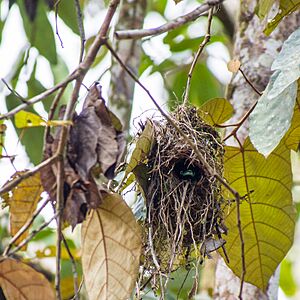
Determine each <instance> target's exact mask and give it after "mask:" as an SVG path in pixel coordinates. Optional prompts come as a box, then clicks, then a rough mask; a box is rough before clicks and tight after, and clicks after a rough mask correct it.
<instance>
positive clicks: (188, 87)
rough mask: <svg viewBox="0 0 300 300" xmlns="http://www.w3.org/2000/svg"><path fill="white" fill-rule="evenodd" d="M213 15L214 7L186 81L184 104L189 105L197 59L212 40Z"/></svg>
mask: <svg viewBox="0 0 300 300" xmlns="http://www.w3.org/2000/svg"><path fill="white" fill-rule="evenodd" d="M212 17H213V9H210V10H209V13H208V19H207V31H206V34H205V37H204V40H203V41H202V43H201V44H200V46H199V49H198V51H197V53H196V55H195V57H194V59H193V62H192V64H191V68H190V70H189V74H188V78H187V82H186V88H185V93H184V99H183V105H187V104H188V99H189V93H190V88H191V80H192V76H193V71H194V69H195V66H196V64H197V61H198V59H199V57H200V55H201V53H202V52H203V49H204V47H205V46H206V44H207V43H208V42H209V41H210V32H211V23H212Z"/></svg>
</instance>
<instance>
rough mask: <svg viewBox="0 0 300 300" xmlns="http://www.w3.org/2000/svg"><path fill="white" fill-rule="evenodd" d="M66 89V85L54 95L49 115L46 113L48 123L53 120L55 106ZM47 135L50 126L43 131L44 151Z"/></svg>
mask: <svg viewBox="0 0 300 300" xmlns="http://www.w3.org/2000/svg"><path fill="white" fill-rule="evenodd" d="M66 87H67V86H66V85H65V86H62V87H61V88H60V90H59V91H58V93H57V94H56V96H55V98H54V100H53V102H52V104H51V107H50V110H49V113H48V121H50V120H52V119H53V117H54V114H55V111H56V109H57V106H58V103H59V101H60V99H61V97H62V96H63V94H64V92H65V90H66ZM49 134H50V126H47V127H46V130H45V134H44V150H45V147H46V145H47V137H48V136H49Z"/></svg>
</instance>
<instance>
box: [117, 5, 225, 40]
mask: <svg viewBox="0 0 300 300" xmlns="http://www.w3.org/2000/svg"><path fill="white" fill-rule="evenodd" d="M223 1H224V0H208V1H207V2H206V3H203V4H201V5H200V6H198V7H197V8H196V9H195V10H193V11H191V12H189V13H187V14H185V15H183V16H180V17H178V18H176V19H174V20H172V21H170V22H167V23H165V24H164V25H161V26H159V27H156V28H150V29H131V30H122V31H116V32H115V36H116V38H117V39H120V40H121V39H140V38H143V37H146V36H154V35H159V34H162V33H164V32H169V31H171V30H174V29H176V28H178V27H180V26H182V25H184V24H186V23H188V22H192V21H194V20H196V19H198V18H199V17H200V16H201V15H202V14H204V13H206V12H207V11H208V10H209V9H211V8H213V7H214V6H217V5H219V4H221V3H222V2H223Z"/></svg>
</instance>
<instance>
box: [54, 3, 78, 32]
mask: <svg viewBox="0 0 300 300" xmlns="http://www.w3.org/2000/svg"><path fill="white" fill-rule="evenodd" d="M57 8H58V9H57V10H58V15H59V17H60V18H61V19H62V20H63V21H64V23H65V24H66V25H67V26H68V27H70V28H71V29H72V31H73V32H74V33H76V34H78V35H79V29H78V23H77V13H76V7H75V1H70V0H61V1H59V2H58V6H57Z"/></svg>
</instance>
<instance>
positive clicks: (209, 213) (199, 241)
mask: <svg viewBox="0 0 300 300" xmlns="http://www.w3.org/2000/svg"><path fill="white" fill-rule="evenodd" d="M171 117H172V119H173V120H174V122H176V124H177V125H178V127H179V128H180V129H181V130H182V131H183V132H184V133H185V134H186V135H187V136H188V137H189V139H190V140H192V141H193V142H194V144H195V145H197V148H198V150H199V151H200V152H201V154H202V156H203V157H204V159H205V161H206V162H207V163H208V164H209V165H210V167H211V168H212V169H213V170H215V172H217V173H218V174H220V175H221V176H222V173H223V154H224V151H223V146H222V143H221V140H220V137H219V134H218V132H217V131H216V130H215V129H214V128H212V127H211V126H210V125H208V124H206V123H205V122H203V121H202V120H201V118H200V117H199V116H198V114H197V110H196V108H194V107H179V108H178V109H177V110H176V111H175V112H174V113H173V114H172V116H171ZM153 127H154V143H153V146H152V149H151V151H150V153H149V155H148V164H147V167H148V170H149V179H148V183H149V184H148V189H147V191H146V192H145V194H146V207H147V216H146V220H145V227H146V228H147V230H146V232H145V237H144V246H145V257H144V266H145V268H146V269H147V270H148V271H149V270H151V269H152V270H153V266H154V265H155V266H156V269H158V265H159V270H161V271H163V272H168V273H169V272H171V271H172V270H173V269H174V268H175V267H177V266H179V265H186V264H188V262H189V256H190V254H191V253H193V257H194V258H195V256H196V257H199V256H200V257H204V256H205V255H208V253H209V252H211V251H213V250H216V249H217V248H218V247H220V246H222V245H223V243H224V241H223V240H222V239H221V233H224V231H225V229H224V226H222V211H221V202H222V196H221V186H220V183H219V182H218V181H217V179H216V178H215V177H214V176H212V175H211V174H210V173H209V172H208V170H206V168H205V166H204V165H203V163H202V162H201V160H199V157H197V155H196V154H195V153H194V151H193V150H192V149H191V147H190V146H189V145H188V144H187V142H186V141H185V140H184V138H183V137H182V135H180V133H179V132H178V131H177V130H176V129H175V128H174V127H173V126H172V125H171V124H169V123H168V122H167V121H161V122H153ZM220 241H222V242H220ZM214 245H215V246H214Z"/></svg>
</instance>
